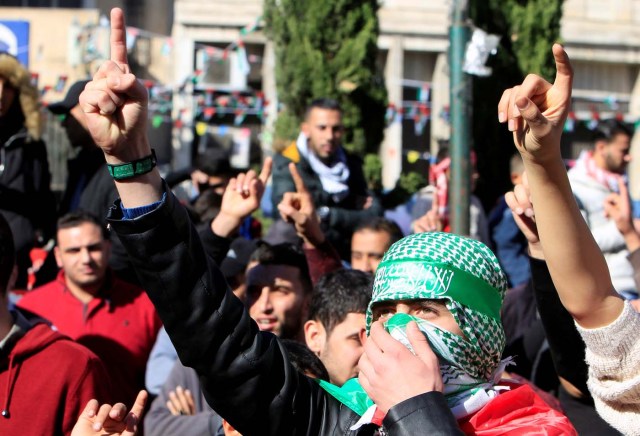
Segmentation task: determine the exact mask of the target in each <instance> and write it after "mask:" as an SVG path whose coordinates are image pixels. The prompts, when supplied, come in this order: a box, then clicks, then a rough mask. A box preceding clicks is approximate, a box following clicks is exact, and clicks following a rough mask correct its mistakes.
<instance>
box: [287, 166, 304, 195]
mask: <svg viewBox="0 0 640 436" xmlns="http://www.w3.org/2000/svg"><path fill="white" fill-rule="evenodd" d="M289 171H291V178H293V184H294V185H296V192H297V193H298V194H302V193H304V192H307V187H306V186H304V182H303V181H302V177H300V173H299V172H298V168H296V164H294V163H293V162H291V163H290V164H289Z"/></svg>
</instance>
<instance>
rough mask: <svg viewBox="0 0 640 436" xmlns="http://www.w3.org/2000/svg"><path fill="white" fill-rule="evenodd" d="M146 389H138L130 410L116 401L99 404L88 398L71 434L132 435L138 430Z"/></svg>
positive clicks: (98, 435)
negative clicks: (138, 391)
mask: <svg viewBox="0 0 640 436" xmlns="http://www.w3.org/2000/svg"><path fill="white" fill-rule="evenodd" d="M147 398H148V394H147V391H140V393H139V394H138V397H137V398H136V401H135V403H134V404H133V406H132V407H131V411H130V412H129V413H127V406H125V405H124V404H122V403H118V404H116V405H115V406H113V407H111V406H110V405H109V404H103V405H102V406H100V404H99V403H98V401H97V400H90V401H89V402H88V403H87V406H86V407H85V408H84V411H83V412H82V414H81V415H80V417H79V418H78V421H77V422H76V425H75V426H74V427H73V430H72V431H71V436H107V435H122V436H133V435H135V434H136V432H137V430H138V423H139V422H140V418H141V417H142V412H143V411H144V406H145V404H146V403H147Z"/></svg>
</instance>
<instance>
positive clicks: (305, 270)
mask: <svg viewBox="0 0 640 436" xmlns="http://www.w3.org/2000/svg"><path fill="white" fill-rule="evenodd" d="M249 260H250V261H255V262H258V263H259V264H261V265H287V266H292V267H294V268H297V269H298V271H299V272H300V281H301V282H302V286H303V287H304V292H305V293H309V292H311V289H312V286H311V275H310V274H309V265H308V264H307V258H306V256H305V255H304V252H303V251H302V249H301V248H300V247H299V246H297V245H295V244H287V243H283V244H275V245H271V244H268V243H266V242H263V241H261V242H259V243H258V248H257V249H256V251H254V252H253V254H252V255H251V258H250V259H249Z"/></svg>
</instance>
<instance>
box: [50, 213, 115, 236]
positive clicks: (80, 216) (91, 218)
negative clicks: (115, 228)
mask: <svg viewBox="0 0 640 436" xmlns="http://www.w3.org/2000/svg"><path fill="white" fill-rule="evenodd" d="M84 223H90V224H95V225H96V226H98V227H99V228H100V231H101V232H102V237H103V238H104V239H105V240H108V239H109V232H108V231H107V227H106V226H105V225H104V224H103V223H102V221H100V220H99V219H98V217H97V216H95V215H94V214H92V213H91V212H87V211H86V210H80V209H78V210H75V211H73V212H69V213H67V214H65V215H63V216H61V217H60V218H58V227H57V228H58V230H61V229H70V228H72V227H78V226H80V225H81V224H84Z"/></svg>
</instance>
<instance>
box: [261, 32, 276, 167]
mask: <svg viewBox="0 0 640 436" xmlns="http://www.w3.org/2000/svg"><path fill="white" fill-rule="evenodd" d="M262 92H264V98H265V100H267V101H268V102H269V104H268V105H267V106H266V107H265V110H266V112H267V116H266V120H265V123H264V127H263V129H264V131H263V133H264V134H263V136H262V141H261V144H262V152H263V154H264V155H265V156H269V155H271V153H272V151H273V149H272V145H273V133H274V127H275V122H276V119H277V118H278V91H277V89H276V53H275V49H274V46H273V42H271V41H267V42H266V44H265V46H264V54H263V56H262Z"/></svg>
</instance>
